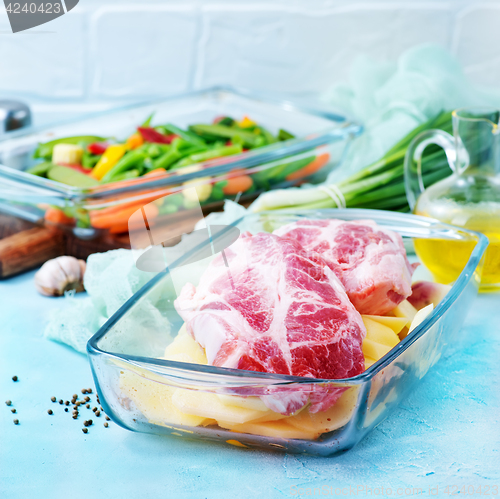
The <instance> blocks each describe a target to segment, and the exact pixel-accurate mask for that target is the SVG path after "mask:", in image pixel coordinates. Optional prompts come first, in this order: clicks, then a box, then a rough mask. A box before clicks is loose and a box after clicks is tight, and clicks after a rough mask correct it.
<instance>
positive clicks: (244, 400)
mask: <svg viewBox="0 0 500 499" xmlns="http://www.w3.org/2000/svg"><path fill="white" fill-rule="evenodd" d="M217 397H218V398H219V400H220V401H221V402H222V403H223V404H224V405H228V406H233V407H243V408H244V409H254V410H255V411H262V412H266V411H269V408H268V407H267V406H266V405H265V404H264V402H262V400H260V398H259V397H239V396H237V395H220V394H217Z"/></svg>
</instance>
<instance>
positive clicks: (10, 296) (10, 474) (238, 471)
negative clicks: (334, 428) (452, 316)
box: [0, 273, 500, 499]
mask: <svg viewBox="0 0 500 499" xmlns="http://www.w3.org/2000/svg"><path fill="white" fill-rule="evenodd" d="M63 304H64V300H62V299H53V298H45V297H42V296H39V295H38V294H37V293H36V292H35V289H34V286H33V273H28V274H25V275H23V276H20V277H16V278H13V279H10V280H8V281H3V282H2V281H0V320H1V325H2V326H1V330H0V331H1V332H0V352H1V362H0V394H1V404H0V497H2V499H5V498H16V499H17V498H23V497H36V498H45V497H50V498H59V497H71V498H79V497H86V498H87V497H133V498H135V497H159V498H171V497H181V498H184V497H186V498H191V497H192V498H203V497H207V498H219V497H243V498H246V497H249V498H250V497H251V498H253V497H258V496H260V495H261V496H263V497H270V498H274V497H301V496H306V497H307V496H309V497H311V496H315V497H320V496H323V497H324V496H326V497H328V496H330V497H333V496H335V495H337V496H341V495H343V496H345V495H349V492H351V494H350V495H354V494H353V491H354V490H356V489H357V488H358V487H364V489H359V492H358V495H361V496H363V495H365V496H366V495H368V496H370V495H376V494H377V491H378V494H377V495H382V492H383V491H382V489H381V487H383V488H384V491H385V495H388V491H387V490H386V489H387V488H388V487H390V488H391V489H392V495H397V489H398V488H399V487H402V488H406V487H411V488H413V487H415V488H418V487H421V488H422V489H423V494H422V495H429V487H432V488H433V489H434V491H435V487H437V486H439V495H440V496H441V495H443V496H444V495H445V489H444V487H445V486H446V485H450V486H453V485H456V486H459V487H462V486H464V485H465V486H469V485H474V486H475V487H476V490H477V487H478V486H479V485H481V486H482V491H483V492H482V495H485V494H484V491H485V490H486V489H485V486H489V487H491V488H490V489H489V493H490V495H494V490H495V489H494V486H497V489H496V490H497V494H498V495H500V451H499V448H500V426H499V412H500V382H499V380H498V373H499V368H498V365H499V360H500V295H499V294H491V295H481V296H479V297H478V298H477V299H476V301H475V302H474V304H473V307H472V310H471V312H470V313H469V316H468V319H467V321H466V324H465V326H464V327H465V328H467V331H468V333H469V336H470V343H469V344H468V346H467V348H466V349H464V350H462V351H460V352H459V353H456V354H454V355H453V356H449V357H446V356H445V357H443V358H441V360H440V361H439V363H438V364H437V365H436V366H435V367H434V368H433V369H432V370H431V371H430V372H429V373H428V374H427V375H426V376H425V378H424V379H423V380H422V382H421V383H420V384H419V385H418V387H417V389H416V390H415V391H414V392H413V393H412V394H411V395H410V396H409V397H408V398H407V399H406V401H405V402H404V403H403V404H402V405H401V406H400V408H399V409H398V410H397V411H395V412H394V413H393V415H392V416H391V417H390V418H389V419H387V420H386V421H384V422H383V423H382V424H381V425H379V426H378V427H377V428H376V430H375V431H373V432H372V433H371V434H370V435H368V437H366V438H365V440H363V441H362V442H361V444H359V445H358V446H357V447H356V448H354V449H352V450H351V451H349V452H347V453H346V454H343V455H341V456H337V457H332V458H315V457H306V456H293V455H284V454H278V453H276V454H275V453H266V452H260V451H252V450H245V449H239V448H236V447H235V448H232V447H227V446H223V445H216V444H209V443H206V442H196V441H187V440H181V439H176V438H168V437H159V436H154V435H145V434H138V433H132V432H129V431H127V430H124V429H122V428H120V427H117V426H116V425H115V424H113V423H110V427H109V428H107V429H106V428H104V427H103V424H102V423H103V422H104V420H103V418H102V416H101V418H96V417H93V418H92V419H93V420H94V422H95V424H94V426H92V427H91V428H90V429H89V433H88V434H87V435H85V434H83V433H82V431H81V428H82V420H83V419H84V418H82V417H81V418H80V419H79V420H78V421H74V420H72V418H71V409H70V412H69V413H65V412H64V411H63V408H62V406H60V405H59V404H53V403H51V402H50V397H51V396H53V395H54V396H56V397H58V398H64V399H65V400H66V399H68V398H69V397H71V395H72V394H73V393H76V392H77V391H78V393H79V395H80V397H81V393H80V389H81V388H83V387H89V386H92V387H93V383H92V377H91V373H90V368H89V365H88V362H87V359H86V357H84V356H83V355H80V354H78V353H76V352H74V351H73V350H71V349H69V348H67V347H65V346H63V345H60V344H57V343H52V342H50V341H48V340H45V339H44V338H42V329H43V325H44V323H45V320H46V315H47V312H48V311H49V310H50V309H52V308H56V307H61V305H63ZM13 375H17V376H19V381H18V382H17V383H14V382H13V381H12V380H11V377H12V376H13ZM6 399H11V400H12V401H13V404H14V407H15V408H16V409H17V414H16V415H15V416H14V415H13V414H12V413H11V412H10V407H7V406H6V405H5V404H4V403H3V401H4V400H6ZM47 409H53V410H54V412H55V414H54V415H53V416H49V415H48V414H47ZM84 411H85V409H84ZM83 414H85V413H83ZM14 417H17V418H19V420H20V425H19V426H14V424H13V423H12V420H13V419H14ZM89 417H90V416H89ZM346 487H347V489H346ZM349 487H352V489H349ZM367 487H370V488H372V493H371V494H370V492H369V491H367V489H366V488H367ZM314 488H316V490H314ZM336 488H344V490H343V491H342V490H337V494H336V493H335V489H336ZM375 489H377V491H375ZM453 490H454V489H452V488H450V489H449V492H452V491H453ZM470 490H472V489H470ZM401 492H402V495H404V491H401ZM475 495H479V494H477V493H476V494H475Z"/></svg>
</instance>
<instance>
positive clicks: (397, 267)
mask: <svg viewBox="0 0 500 499" xmlns="http://www.w3.org/2000/svg"><path fill="white" fill-rule="evenodd" d="M274 233H275V234H277V235H278V236H281V237H287V238H291V239H294V240H296V241H298V242H299V243H300V244H301V245H302V246H303V247H304V249H305V250H307V251H315V252H317V253H319V254H320V255H321V256H322V257H323V258H324V259H325V260H326V261H327V262H328V263H329V265H330V268H331V269H332V270H333V271H334V272H335V274H336V275H337V276H338V277H339V279H340V281H341V282H342V284H343V285H344V287H345V289H346V291H347V295H348V296H349V299H350V300H351V302H352V303H353V305H354V306H355V307H356V309H357V310H358V311H359V312H360V313H361V314H379V315H383V314H386V313H387V312H390V311H391V310H392V309H393V308H394V307H396V306H397V305H398V304H399V303H401V302H402V301H403V300H404V299H405V298H407V297H408V296H410V295H411V276H412V274H413V270H414V268H413V267H412V265H411V264H410V262H409V261H408V259H407V258H406V252H405V248H404V246H403V240H402V238H401V236H400V235H399V234H397V233H396V232H394V231H392V230H388V229H385V228H383V227H380V226H379V225H377V224H376V223H375V222H374V221H372V220H361V221H355V222H345V221H343V220H333V219H332V220H300V221H298V222H293V223H290V224H288V225H285V226H283V227H280V228H279V229H277V230H276V231H274Z"/></svg>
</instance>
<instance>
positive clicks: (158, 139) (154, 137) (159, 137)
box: [137, 127, 178, 144]
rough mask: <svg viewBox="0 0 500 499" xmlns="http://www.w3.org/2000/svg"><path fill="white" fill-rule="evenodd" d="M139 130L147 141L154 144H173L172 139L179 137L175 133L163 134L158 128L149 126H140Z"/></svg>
mask: <svg viewBox="0 0 500 499" xmlns="http://www.w3.org/2000/svg"><path fill="white" fill-rule="evenodd" d="M137 130H138V131H139V133H140V134H141V135H142V137H143V138H144V140H145V141H146V142H152V143H153V144H171V143H172V140H174V139H175V138H177V137H178V136H177V135H175V134H174V133H172V134H170V135H163V133H160V132H159V131H158V130H155V129H154V128H149V127H139V128H138V129H137Z"/></svg>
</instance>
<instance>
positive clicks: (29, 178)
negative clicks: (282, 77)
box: [0, 86, 363, 201]
mask: <svg viewBox="0 0 500 499" xmlns="http://www.w3.org/2000/svg"><path fill="white" fill-rule="evenodd" d="M220 92H222V93H227V94H232V95H235V96H237V97H242V98H246V99H253V100H256V101H261V102H265V103H267V104H271V105H274V106H278V107H280V108H282V109H286V110H291V111H296V112H302V113H307V114H310V115H313V116H317V117H321V118H324V119H326V120H329V121H331V122H332V123H337V124H344V125H345V126H344V127H342V128H339V127H332V128H327V129H325V130H323V131H317V132H314V136H313V137H312V138H306V137H299V138H295V139H292V140H288V141H284V142H282V143H277V144H270V145H267V146H264V147H261V148H258V149H256V150H254V151H249V152H245V153H240V154H235V155H234V156H232V158H233V160H232V161H227V158H218V159H213V160H210V161H205V162H203V163H202V164H203V165H205V168H203V169H202V173H210V175H212V176H218V175H222V174H224V173H227V172H229V171H230V170H231V169H234V168H251V167H252V166H257V165H260V164H265V163H269V162H271V161H277V160H280V159H283V158H285V157H288V156H291V155H296V154H300V153H303V152H306V151H308V150H310V149H311V148H315V147H319V146H324V145H328V144H331V143H333V142H335V141H337V140H341V139H345V138H347V137H348V136H349V135H351V136H353V137H355V136H358V135H359V134H361V132H362V131H363V127H362V125H360V124H359V123H357V122H356V121H355V120H352V119H349V118H348V117H346V116H343V115H340V114H337V113H334V112H329V111H324V110H321V109H315V108H313V107H308V106H304V105H301V104H296V103H294V102H292V101H290V100H286V99H277V98H273V97H271V96H265V95H263V94H259V93H258V92H252V91H249V90H246V89H244V88H239V87H231V86H213V87H208V88H205V89H201V90H196V91H193V92H186V93H182V94H176V95H172V96H169V97H166V98H162V99H155V100H151V101H145V102H140V103H135V104H129V105H125V106H121V107H117V108H112V109H108V110H105V111H100V112H97V113H92V114H90V115H88V116H85V117H84V118H76V119H70V120H65V121H62V122H60V123H57V124H53V125H49V126H38V127H33V128H29V129H23V130H16V131H14V132H9V133H8V134H5V135H4V136H3V137H2V138H1V139H0V146H1V144H2V143H4V142H7V141H9V140H11V139H17V138H22V137H27V136H29V135H33V134H37V133H42V132H43V131H45V130H50V129H52V128H54V127H60V126H64V125H70V124H76V123H78V122H81V121H86V120H92V119H97V118H101V117H106V116H109V115H112V114H114V113H121V112H126V111H129V110H134V109H138V108H140V107H143V106H154V105H160V104H164V103H166V102H169V101H175V100H181V99H188V98H196V97H199V96H203V95H205V94H207V95H208V94H215V93H220ZM283 144H286V145H285V146H283ZM197 164H200V163H197ZM207 165H208V166H207ZM207 170H210V171H209V172H208V171H207ZM1 176H4V177H7V178H9V179H11V180H15V181H19V182H21V183H23V184H24V185H27V186H32V187H38V188H44V189H47V190H48V191H50V192H51V193H52V194H53V195H55V196H59V197H65V198H70V199H78V200H80V201H81V200H82V199H102V198H107V197H111V196H116V195H120V194H126V193H133V192H136V191H142V190H143V189H151V188H158V187H167V186H169V185H175V184H178V183H179V182H185V181H188V180H192V179H196V178H197V177H199V176H200V172H199V171H198V172H191V173H185V174H183V175H172V176H168V177H164V178H156V179H155V178H154V177H152V178H151V180H150V181H149V182H144V183H139V184H138V185H133V183H132V182H129V185H126V184H127V181H126V180H125V181H120V183H121V184H122V185H121V186H120V187H116V188H113V189H109V186H110V185H112V183H110V184H106V185H105V186H95V187H91V188H81V187H72V186H66V185H64V184H61V183H60V182H57V181H54V180H50V179H44V178H40V177H37V176H35V175H31V174H27V173H26V172H24V171H19V170H16V169H13V168H9V167H7V166H4V165H2V164H0V177H1ZM106 186H107V187H106ZM102 187H105V189H102Z"/></svg>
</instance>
